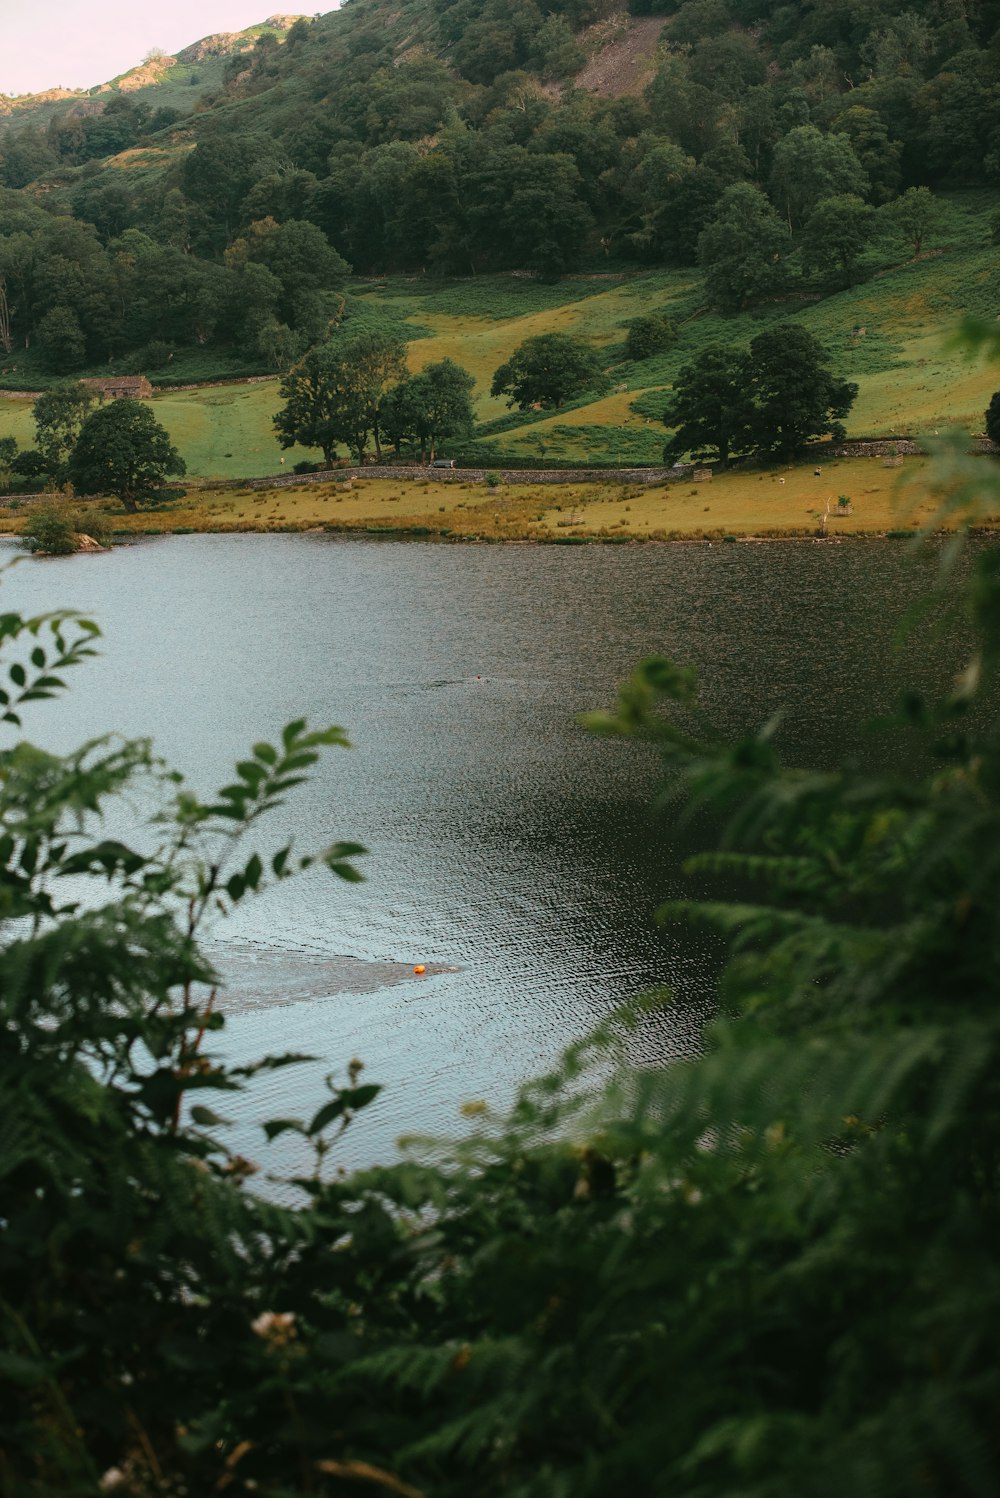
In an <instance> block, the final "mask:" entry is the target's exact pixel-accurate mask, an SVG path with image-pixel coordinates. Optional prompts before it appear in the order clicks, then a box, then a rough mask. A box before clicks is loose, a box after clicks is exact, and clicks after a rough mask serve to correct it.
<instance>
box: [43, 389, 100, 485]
mask: <svg viewBox="0 0 1000 1498" xmlns="http://www.w3.org/2000/svg"><path fill="white" fill-rule="evenodd" d="M96 403H97V395H96V393H95V392H94V391H93V390H88V389H87V387H86V385H81V384H80V383H79V382H78V381H75V380H68V381H66V382H65V383H64V384H61V385H54V386H53V387H52V389H51V390H46V391H45V392H44V394H42V395H40V396H39V397H38V399H37V400H36V401H35V404H34V406H33V407H32V411H31V414H32V416H33V417H34V421H35V446H36V447H37V449H38V451H39V452H40V453H41V454H42V455H43V457H44V458H45V461H46V463H47V464H48V470H49V472H50V473H51V474H52V476H53V478H55V479H57V480H58V481H59V482H60V483H61V482H62V481H63V480H64V478H65V477H66V464H67V463H68V461H69V457H70V454H71V453H72V451H73V449H74V447H75V446H76V441H77V438H78V437H79V435H80V431H81V428H82V427H83V424H84V422H85V421H86V419H87V417H88V415H89V414H90V411H91V409H92V408H93V406H95V405H96Z"/></svg>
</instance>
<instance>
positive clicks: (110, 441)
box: [68, 400, 187, 513]
mask: <svg viewBox="0 0 1000 1498" xmlns="http://www.w3.org/2000/svg"><path fill="white" fill-rule="evenodd" d="M186 471H187V469H186V465H185V463H184V459H183V458H182V457H181V456H180V454H179V453H178V451H177V449H176V448H175V447H174V446H173V445H172V443H171V441H170V438H169V436H168V435H167V433H166V431H165V430H164V428H163V427H162V426H161V425H160V423H159V422H158V421H157V419H156V417H155V416H154V415H153V413H152V411H151V410H150V409H149V407H148V406H144V405H141V404H140V402H139V401H134V400H116V401H109V402H108V404H107V405H104V406H101V407H100V408H99V409H98V410H96V411H93V412H92V413H91V414H90V415H89V416H88V417H87V419H86V421H85V422H84V423H83V427H82V428H81V431H80V435H79V437H78V438H77V441H76V446H75V447H74V449H73V452H72V454H71V456H70V459H69V463H68V473H69V477H70V480H71V482H72V484H73V487H74V489H75V490H76V492H77V493H78V494H114V495H116V496H117V497H118V498H119V499H120V500H121V502H122V504H123V505H124V506H125V508H126V510H128V511H129V512H130V513H134V512H135V510H137V509H138V507H139V505H140V504H141V503H142V502H143V501H146V500H149V499H152V498H153V497H154V496H155V495H156V492H157V490H158V489H160V488H161V486H162V484H163V482H164V480H165V479H167V478H168V477H170V476H171V475H175V474H176V475H181V474H183V473H185V472H186Z"/></svg>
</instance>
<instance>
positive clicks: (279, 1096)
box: [3, 536, 959, 1161]
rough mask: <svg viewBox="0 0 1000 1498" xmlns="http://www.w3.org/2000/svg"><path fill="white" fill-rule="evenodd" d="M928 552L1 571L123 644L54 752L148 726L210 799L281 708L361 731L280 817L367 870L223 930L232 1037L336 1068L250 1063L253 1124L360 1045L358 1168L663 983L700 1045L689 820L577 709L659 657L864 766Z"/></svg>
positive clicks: (47, 739) (22, 601)
mask: <svg viewBox="0 0 1000 1498" xmlns="http://www.w3.org/2000/svg"><path fill="white" fill-rule="evenodd" d="M933 566H934V562H933V559H925V560H924V561H922V562H918V561H916V560H915V559H914V558H913V556H912V554H911V553H910V552H909V550H908V548H906V547H903V546H900V545H899V544H898V543H892V542H862V543H856V544H851V543H841V544H838V545H823V546H817V545H811V544H780V543H778V544H773V545H759V546H715V547H707V546H666V547H656V546H645V547H575V548H562V547H528V546H441V545H434V544H422V543H408V544H405V545H403V544H392V543H385V542H378V541H370V540H350V539H338V538H333V537H328V536H280V537H277V536H275V537H271V536H236V537H233V536H226V537H221V536H193V537H183V538H182V537H172V538H169V539H164V540H162V541H155V542H149V543H144V544H142V545H139V546H135V547H128V548H122V549H120V550H117V551H115V552H114V553H113V554H111V555H108V556H92V557H91V556H88V557H77V558H70V559H67V560H65V561H51V562H47V563H44V564H42V563H39V562H33V563H30V564H25V565H24V566H19V567H17V568H15V569H14V572H13V573H12V574H8V576H7V577H6V578H5V580H4V584H3V586H4V598H5V606H7V607H20V608H24V609H29V610H32V611H34V610H37V609H39V608H44V607H77V608H81V609H84V610H86V611H88V612H90V613H92V614H93V615H94V616H95V617H96V618H97V619H98V620H99V622H100V624H101V625H102V627H103V629H104V631H105V636H106V641H105V647H104V654H103V657H102V659H101V660H100V661H99V662H97V663H96V664H94V665H93V666H91V667H88V668H87V670H86V671H85V672H83V673H80V674H79V675H78V677H77V680H76V683H75V689H74V690H73V691H72V692H71V694H70V696H69V697H68V698H67V699H66V700H65V701H64V702H61V703H54V704H49V705H45V706H42V707H40V708H39V709H37V711H36V712H35V713H34V714H33V717H32V719H31V720H30V721H29V723H28V725H27V727H28V731H29V732H30V733H31V735H32V736H33V737H34V738H35V739H37V740H39V741H40V742H43V743H45V744H47V745H49V746H51V747H55V748H68V747H69V746H70V745H72V744H75V743H77V742H78V741H79V740H80V739H82V738H84V737H87V736H90V735H93V734H97V733H101V732H105V731H107V730H108V729H117V730H120V731H121V732H123V733H127V734H130V735H138V734H146V733H149V734H152V735H153V737H154V739H155V741H156V743H157V746H158V748H159V749H160V750H161V752H163V753H164V754H165V756H166V757H167V758H168V759H169V760H170V761H172V762H173V763H174V764H176V765H177V766H178V767H179V768H181V769H182V770H183V771H184V772H185V773H186V774H187V776H188V777H189V778H190V779H191V780H192V781H193V782H194V783H195V784H196V785H197V786H198V787H199V788H201V789H203V790H206V791H207V790H210V789H211V788H212V787H213V785H215V784H219V783H221V782H222V777H224V776H226V774H227V772H228V769H229V767H230V766H231V764H232V762H233V760H234V759H235V758H236V757H238V756H239V755H240V754H242V753H243V752H244V751H245V749H246V748H247V746H248V745H249V744H250V743H251V742H253V741H254V740H256V739H258V738H260V737H262V736H266V735H273V734H274V733H275V732H276V731H277V729H278V728H279V727H280V726H281V724H282V723H283V722H285V721H287V720H288V719H289V718H292V717H297V716H300V715H304V716H308V717H309V719H310V721H311V722H313V723H317V724H319V723H327V722H336V723H340V724H342V725H344V726H345V727H346V728H347V729H348V731H349V733H350V735H351V739H352V742H353V743H354V745H355V749H354V751H353V752H352V753H350V754H347V753H343V752H336V753H333V754H331V755H330V756H329V758H328V760H327V761H326V762H325V763H324V764H323V765H322V766H321V767H320V768H319V770H318V771H317V773H316V774H315V776H314V777H313V779H312V780H311V781H310V783H309V784H308V785H307V786H305V787H303V788H302V790H301V791H300V792H298V793H296V795H295V797H294V798H293V799H292V800H291V801H290V802H289V804H288V806H287V808H286V809H285V812H284V813H282V816H283V818H284V823H283V828H282V830H284V829H285V828H286V827H287V826H288V825H290V826H291V829H292V830H293V831H294V832H295V834H296V836H297V838H299V839H300V840H301V842H302V843H303V845H310V844H311V845H317V844H320V843H322V842H325V841H329V840H331V839H334V838H350V839H351V840H357V841H359V842H362V843H365V844H366V845H367V846H368V847H369V849H370V850H371V851H370V856H369V857H368V858H367V859H366V860H364V867H365V871H366V873H367V875H368V882H367V883H366V884H365V885H362V886H360V887H347V886H344V885H341V884H338V883H336V882H335V881H331V880H330V879H329V878H328V877H325V878H324V877H320V876H318V875H317V876H313V875H310V876H308V877H307V878H306V879H304V880H302V881H298V882H294V883H292V884H289V885H285V886H281V887H280V888H279V889H277V890H275V891H273V892H271V893H270V894H269V895H268V896H266V897H265V898H264V899H263V900H261V901H258V902H255V903H251V904H250V905H249V906H248V907H247V908H246V910H244V911H241V912H240V913H239V914H238V916H237V917H236V918H235V919H233V920H232V921H230V922H228V923H226V924H225V925H224V926H220V927H217V928H216V929H214V930H213V932H212V933H211V944H212V951H213V955H215V954H218V959H219V961H220V965H221V966H222V967H223V968H226V967H227V966H228V970H229V971H230V972H231V973H232V974H233V975H234V976H233V984H234V995H235V996H238V999H239V1002H238V1003H237V1002H234V1001H233V1000H231V1001H230V1009H231V1010H233V1011H234V1012H233V1013H232V1017H231V1019H230V1022H229V1024H228V1026H227V1031H226V1037H225V1040H224V1042H223V1044H224V1046H225V1048H226V1050H227V1051H228V1053H229V1054H231V1055H233V1056H238V1057H239V1058H240V1059H241V1060H246V1059H251V1058H253V1057H255V1056H257V1055H259V1054H261V1053H262V1052H263V1051H265V1050H268V1049H278V1050H301V1051H308V1052H310V1053H313V1054H315V1055H317V1056H318V1057H321V1058H323V1060H322V1064H320V1063H317V1064H316V1065H315V1066H311V1067H303V1068H297V1069H295V1070H294V1071H291V1070H289V1071H279V1072H277V1073H275V1074H272V1075H270V1076H269V1077H267V1078H266V1079H261V1080H260V1082H259V1084H258V1086H257V1091H256V1093H255V1095H254V1096H253V1098H252V1099H251V1100H250V1101H249V1103H245V1104H244V1105H243V1112H242V1114H241V1116H242V1117H243V1118H244V1119H246V1118H248V1117H250V1116H254V1117H258V1118H259V1117H261V1116H267V1115H268V1114H270V1113H276V1112H280V1113H282V1114H286V1113H289V1112H292V1111H303V1112H304V1111H306V1110H307V1109H308V1108H310V1107H312V1106H314V1105H315V1103H316V1101H317V1099H318V1097H319V1091H320V1086H321V1081H320V1079H321V1075H322V1072H323V1071H324V1070H329V1069H330V1068H340V1069H341V1071H343V1068H344V1067H345V1066H346V1063H347V1061H348V1060H349V1059H350V1058H351V1057H352V1056H354V1055H359V1056H361V1057H363V1058H364V1059H365V1061H366V1062H367V1064H368V1073H367V1074H368V1075H369V1076H370V1077H371V1078H372V1079H375V1080H379V1081H382V1082H384V1083H386V1084H387V1086H386V1092H385V1093H384V1094H383V1096H382V1097H381V1098H380V1099H379V1102H378V1104H377V1105H376V1106H375V1108H374V1109H372V1110H371V1118H370V1121H368V1122H366V1123H365V1124H361V1125H358V1128H357V1130H356V1131H355V1132H356V1135H357V1137H356V1138H355V1139H353V1140H352V1141H351V1150H352V1153H351V1159H352V1160H355V1161H357V1160H368V1159H372V1158H376V1157H377V1158H384V1157H385V1156H386V1155H387V1154H388V1153H389V1152H390V1151H391V1149H392V1144H393V1141H394V1140H395V1138H396V1137H397V1136H398V1135H400V1134H401V1133H404V1132H408V1131H413V1130H420V1131H428V1130H429V1131H439V1132H445V1131H448V1130H450V1129H452V1128H453V1127H454V1126H455V1124H456V1119H457V1113H456V1109H457V1106H458V1104H459V1103H460V1102H461V1101H462V1100H463V1099H468V1098H472V1097H476V1098H480V1097H485V1098H490V1099H496V1100H502V1099H504V1098H507V1097H509V1096H510V1094H511V1091H512V1089H513V1087H514V1086H515V1085H516V1084H517V1083H518V1082H520V1081H521V1080H523V1079H524V1078H525V1077H527V1076H530V1075H532V1074H534V1073H535V1072H537V1071H539V1070H540V1069H542V1068H543V1067H544V1066H546V1065H547V1064H549V1063H550V1062H551V1061H552V1060H553V1059H554V1057H555V1056H556V1055H557V1054H558V1052H559V1050H560V1048H561V1047H562V1046H563V1045H564V1044H565V1043H566V1042H567V1041H569V1040H570V1039H572V1038H574V1037H576V1036H579V1035H580V1034H581V1033H583V1032H584V1031H585V1030H586V1029H587V1028H588V1027H590V1026H591V1025H592V1024H593V1023H594V1022H595V1021H597V1020H598V1019H600V1018H601V1017H602V1016H603V1015H605V1014H606V1013H607V1012H608V1010H609V1009H610V1008H611V1007H612V1006H614V1005H615V1004H617V1003H618V1002H620V1001H622V1000H624V999H627V998H629V997H631V996H633V995H634V994H635V993H637V992H638V991H640V990H641V989H642V988H643V987H644V986H648V985H650V984H652V983H666V984H669V985H671V986H672V987H673V989H674V991H675V993H676V995H677V998H678V1003H677V1005H676V1007H675V1008H674V1010H673V1011H672V1013H671V1015H670V1016H669V1018H668V1019H666V1020H665V1021H664V1022H663V1023H662V1024H661V1025H659V1026H658V1028H657V1033H656V1037H655V1041H650V1044H655V1045H656V1046H658V1047H660V1048H662V1049H664V1050H666V1051H667V1052H668V1053H670V1052H672V1053H682V1052H686V1051H690V1050H691V1048H692V1047H694V1046H695V1045H696V1044H697V1035H698V1030H699V1026H700V1024H701V1021H702V1017H703V1015H704V1011H705V1006H706V1004H707V1003H708V1001H709V997H710V991H711V980H712V971H713V962H714V957H715V954H714V953H713V951H712V949H711V947H710V946H708V945H706V944H702V945H696V944H694V943H693V942H692V940H691V939H690V938H689V937H686V936H684V935H683V934H680V933H678V932H676V931H671V932H670V933H669V934H666V935H665V934H661V933H659V932H658V931H657V930H656V929H655V927H654V924H653V922H652V919H651V912H652V911H653V909H654V908H655V906H656V904H657V903H658V901H660V900H661V899H663V898H664V897H667V896H669V895H671V894H673V893H676V892H677V891H678V890H679V889H680V888H681V884H680V882H679V879H678V876H677V873H676V863H677V853H676V849H677V836H678V835H677V833H676V831H675V830H674V829H672V828H671V827H670V826H669V825H663V824H662V823H656V822H654V820H653V818H652V816H651V814H650V811H649V798H650V793H651V790H652V788H653V786H654V784H655V765H654V764H653V763H652V761H651V759H650V758H649V757H648V756H647V754H646V753H645V752H644V751H643V750H642V749H641V748H638V747H636V746H633V745H622V744H617V743H614V742H610V741H603V740H595V739H592V738H591V737H589V736H588V735H587V734H586V733H584V732H583V731H582V730H581V729H580V728H579V727H578V726H577V724H576V721H575V718H576V715H577V714H578V713H580V712H581V711H585V710H587V709H589V708H593V707H597V706H605V705H608V704H609V703H610V702H611V700H612V699H613V695H614V690H615V686H616V684H617V682H618V681H619V680H620V679H621V678H622V677H623V676H624V675H626V674H627V672H628V671H629V669H630V668H631V667H632V665H633V664H634V662H635V661H636V659H637V658H639V657H640V656H642V655H644V654H649V653H651V652H664V653H667V654H669V655H672V656H674V657H675V658H677V659H678V660H682V661H685V662H690V663H693V664H694V665H696V666H697V667H698V671H699V676H700V679H701V681H702V683H703V697H702V706H703V709H704V712H705V716H706V718H707V719H708V720H710V721H711V722H713V723H714V724H715V725H716V726H717V727H718V728H719V729H720V730H721V731H722V732H723V733H725V734H727V735H733V734H737V733H739V732H741V731H743V730H746V729H748V728H753V727H755V726H758V725H760V724H761V723H762V722H763V721H765V720H766V719H768V718H769V717H770V716H771V715H772V714H774V713H775V712H777V711H779V710H782V711H783V713H784V717H783V720H782V728H781V731H780V735H779V738H780V742H781V743H782V745H783V747H784V748H785V749H786V750H787V752H788V753H789V755H790V756H793V757H798V758H799V759H803V760H806V761H808V762H810V763H814V764H822V763H824V762H828V761H832V760H833V759H834V758H835V757H839V756H840V755H841V754H842V753H843V752H844V751H845V750H846V751H848V752H854V753H858V754H864V755H872V754H877V747H876V746H873V745H872V744H871V743H869V741H868V740H866V738H865V737H864V736H863V734H862V733H861V732H860V731H859V730H858V729H857V728H856V727H855V725H856V724H857V723H858V722H859V721H860V720H861V719H862V718H864V717H865V716H866V715H871V714H873V713H875V712H877V711H880V710H883V709H885V708H886V707H888V706H889V705H890V704H891V702H892V698H893V694H894V683H895V682H896V681H898V680H899V678H900V674H901V670H902V668H901V664H900V658H899V654H898V652H897V651H896V650H895V649H894V636H895V632H896V629H897V625H898V621H899V618H900V615H901V613H902V611H903V610H904V608H905V606H906V604H907V602H908V601H910V600H912V599H913V598H915V597H916V596H917V594H918V593H919V591H920V588H921V585H922V583H923V582H926V581H927V580H928V578H929V577H930V576H931V575H932V569H933ZM903 654H904V666H905V672H904V673H903V674H905V675H906V677H907V679H913V678H914V676H915V677H917V678H918V679H921V680H923V681H925V682H926V681H928V680H934V679H939V680H940V679H943V677H944V675H945V673H946V672H947V671H949V670H951V669H953V668H954V666H955V665H956V664H957V662H958V659H959V648H958V645H957V643H956V642H955V640H954V639H952V638H951V637H950V636H948V635H947V634H946V635H945V636H944V637H943V638H935V640H934V642H933V645H932V647H930V648H929V647H928V645H927V643H926V641H925V640H923V639H914V640H913V641H912V642H911V644H910V645H909V646H908V647H907V648H906V650H905V651H904V652H903ZM346 958H351V959H355V961H354V962H345V961H344V959H346ZM418 963H419V964H424V965H426V967H427V972H426V973H425V974H424V975H423V976H421V977H419V978H417V977H416V976H415V975H414V974H413V972H412V969H413V966H414V965H416V964H418ZM279 998H281V999H282V1002H278V1000H279ZM288 998H292V999H294V1000H296V1001H295V1002H292V1003H289V1002H285V1001H284V1000H287V999H288ZM241 1148H244V1149H245V1150H252V1151H253V1152H254V1153H255V1154H256V1155H257V1156H258V1157H260V1156H261V1152H260V1150H259V1149H258V1147H257V1144H256V1140H255V1141H254V1143H252V1144H251V1143H250V1142H249V1140H243V1139H241ZM264 1158H267V1159H271V1158H274V1156H273V1155H272V1156H264Z"/></svg>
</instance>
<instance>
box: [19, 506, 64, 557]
mask: <svg viewBox="0 0 1000 1498" xmlns="http://www.w3.org/2000/svg"><path fill="white" fill-rule="evenodd" d="M76 538H77V532H76V524H75V519H74V517H73V516H72V515H71V514H70V513H69V512H68V511H67V510H65V509H60V508H58V507H57V506H55V505H47V506H45V507H44V508H36V509H32V510H31V512H30V513H29V515H28V518H27V520H26V521H25V523H24V527H23V529H22V531H21V544H22V545H23V546H24V547H26V548H27V550H28V551H31V552H40V553H41V554H42V555H44V556H50V557H67V556H70V555H72V553H73V552H74V551H76V549H77V539H76Z"/></svg>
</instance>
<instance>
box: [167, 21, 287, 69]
mask: <svg viewBox="0 0 1000 1498" xmlns="http://www.w3.org/2000/svg"><path fill="white" fill-rule="evenodd" d="M301 20H302V17H301V16H283V15H278V16H268V18H267V20H266V21H264V22H263V24H264V25H265V26H269V27H270V28H271V30H272V31H290V30H291V29H292V27H293V26H294V25H295V23H296V21H301ZM256 40H257V37H256V33H254V32H252V31H216V32H214V33H213V34H212V35H211V36H203V37H202V39H201V41H200V42H192V43H191V46H190V47H185V48H184V49H183V51H181V52H178V54H177V59H176V60H177V61H178V62H204V61H205V59H206V57H232V55H233V54H234V53H235V52H246V51H248V50H249V49H250V48H251V47H252V46H253V45H254V43H255V42H256Z"/></svg>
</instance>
